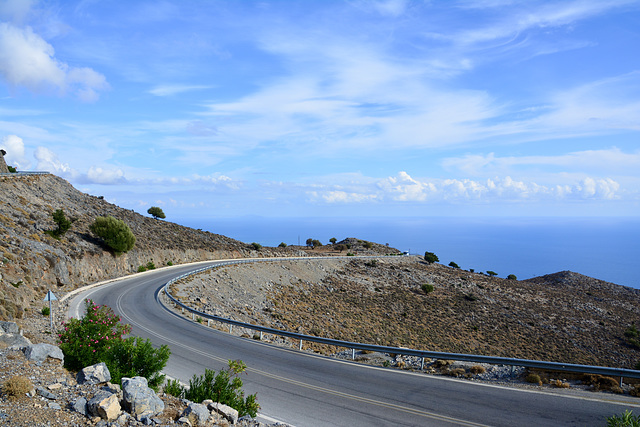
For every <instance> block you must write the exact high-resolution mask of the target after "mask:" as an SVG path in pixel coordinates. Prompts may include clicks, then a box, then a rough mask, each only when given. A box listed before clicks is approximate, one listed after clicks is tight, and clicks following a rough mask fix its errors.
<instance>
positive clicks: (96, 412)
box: [87, 390, 122, 421]
mask: <svg viewBox="0 0 640 427" xmlns="http://www.w3.org/2000/svg"><path fill="white" fill-rule="evenodd" d="M87 409H88V410H89V413H90V414H91V415H93V416H96V417H100V418H102V419H103V420H107V421H112V420H115V419H116V418H118V416H120V412H122V408H121V407H120V402H119V401H118V395H117V394H113V393H109V392H108V391H104V390H102V391H99V392H98V393H97V394H96V395H95V396H93V397H92V398H91V399H89V401H88V402H87Z"/></svg>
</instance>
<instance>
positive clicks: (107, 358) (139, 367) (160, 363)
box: [58, 300, 171, 388]
mask: <svg viewBox="0 0 640 427" xmlns="http://www.w3.org/2000/svg"><path fill="white" fill-rule="evenodd" d="M85 309H86V314H85V316H84V317H83V318H82V319H75V318H72V319H70V320H69V322H67V323H63V325H62V327H63V329H62V330H61V331H60V332H59V334H58V343H59V346H60V349H61V350H62V352H63V353H64V366H65V367H66V368H67V369H70V370H73V371H79V370H81V369H82V368H84V367H86V366H90V365H94V364H96V363H99V362H104V363H105V364H106V365H107V368H109V372H110V373H111V379H112V381H113V382H114V383H119V382H120V379H121V378H122V377H134V376H142V377H145V378H147V381H148V382H149V386H150V387H152V388H157V387H158V386H159V385H161V384H162V382H163V381H164V375H161V374H160V372H161V371H162V369H163V368H164V367H165V365H166V364H167V361H168V360H169V355H170V354H171V352H170V350H169V347H167V346H161V347H160V348H158V349H156V348H154V347H153V346H152V345H151V341H149V340H144V339H142V338H139V337H129V338H126V339H124V338H123V336H124V335H126V334H128V333H129V332H131V326H130V325H127V324H121V323H120V317H118V316H116V315H115V313H114V312H113V310H112V309H111V308H110V307H108V306H105V305H102V306H100V305H96V304H95V303H94V302H93V301H91V300H86V301H85Z"/></svg>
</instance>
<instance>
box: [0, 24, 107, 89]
mask: <svg viewBox="0 0 640 427" xmlns="http://www.w3.org/2000/svg"><path fill="white" fill-rule="evenodd" d="M0 76H2V78H4V79H5V80H6V81H7V82H8V83H9V84H10V85H12V86H23V87H26V88H28V89H29V90H31V91H34V92H41V91H48V90H51V89H53V90H56V91H59V92H60V93H63V94H64V93H65V92H66V91H68V90H71V91H74V92H75V93H76V95H77V96H78V98H79V99H81V100H82V101H95V100H96V99H97V97H98V92H99V91H101V90H105V89H107V88H108V84H107V82H106V79H105V77H104V76H103V75H102V74H100V73H98V72H96V71H94V70H92V69H90V68H75V67H69V66H68V65H67V64H65V63H63V62H60V61H58V60H57V59H56V58H55V51H54V48H53V46H51V45H50V44H49V43H47V42H46V41H45V40H44V39H43V38H42V37H40V36H39V35H38V34H36V33H34V31H33V30H32V29H31V28H30V27H25V28H19V27H16V26H14V25H12V24H9V23H6V22H2V23H0Z"/></svg>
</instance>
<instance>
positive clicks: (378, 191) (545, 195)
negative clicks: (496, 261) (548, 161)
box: [307, 172, 638, 205]
mask: <svg viewBox="0 0 640 427" xmlns="http://www.w3.org/2000/svg"><path fill="white" fill-rule="evenodd" d="M365 181H369V180H368V179H366V180H365ZM316 187H317V186H316ZM335 187H336V186H335V185H329V186H326V188H324V189H322V188H314V189H313V190H312V191H309V192H308V193H307V194H308V195H309V196H311V198H312V200H314V201H316V202H317V201H322V202H325V203H362V202H381V203H385V202H400V203H420V204H425V205H428V204H441V203H455V204H460V203H465V202H473V203H478V202H479V203H520V202H525V201H527V202H544V201H547V202H549V201H558V200H615V199H619V198H621V186H620V184H619V183H618V182H616V181H615V180H613V179H611V178H591V177H588V178H585V179H582V180H576V181H574V182H572V183H570V184H567V183H556V184H554V185H541V184H539V183H536V182H532V181H524V180H514V179H512V178H511V177H510V176H506V177H504V178H493V179H486V180H471V179H422V180H421V179H417V178H413V177H411V176H410V175H409V174H407V173H406V172H399V173H398V174H397V175H396V176H391V177H387V178H384V179H379V180H377V182H375V183H373V184H365V185H361V184H359V183H353V184H352V185H346V186H343V187H348V188H342V189H336V188H335ZM635 193H636V197H637V196H638V194H637V191H635Z"/></svg>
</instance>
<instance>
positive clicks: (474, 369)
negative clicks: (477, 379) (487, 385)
mask: <svg viewBox="0 0 640 427" xmlns="http://www.w3.org/2000/svg"><path fill="white" fill-rule="evenodd" d="M486 371H487V370H486V369H485V368H484V366H480V365H473V366H472V367H471V368H469V372H471V373H472V374H475V375H478V374H484V373H485V372H486Z"/></svg>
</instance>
